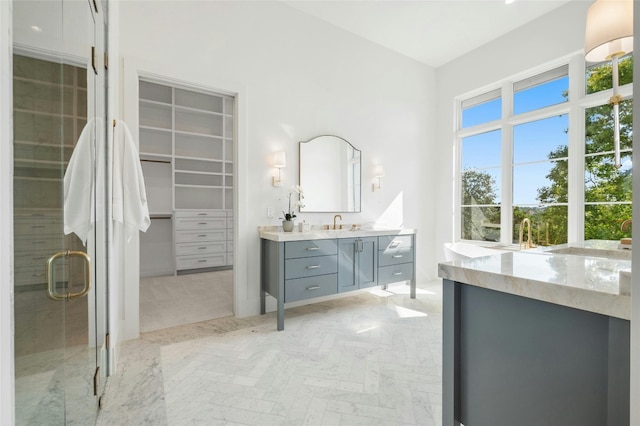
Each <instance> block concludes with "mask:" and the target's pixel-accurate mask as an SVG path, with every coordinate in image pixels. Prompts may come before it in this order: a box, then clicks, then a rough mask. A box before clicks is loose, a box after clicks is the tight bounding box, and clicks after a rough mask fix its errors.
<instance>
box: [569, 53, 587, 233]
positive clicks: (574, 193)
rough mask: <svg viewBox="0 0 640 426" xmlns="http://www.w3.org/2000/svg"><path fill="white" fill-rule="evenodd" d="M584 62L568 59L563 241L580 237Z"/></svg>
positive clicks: (581, 231)
mask: <svg viewBox="0 0 640 426" xmlns="http://www.w3.org/2000/svg"><path fill="white" fill-rule="evenodd" d="M585 73H586V71H585V62H584V59H583V58H582V56H574V57H573V58H572V59H571V62H570V63H569V104H570V109H571V110H570V113H569V170H568V173H569V187H568V188H567V191H568V194H567V197H568V202H569V206H568V209H567V242H569V243H571V242H579V241H584V152H585V147H584V144H585V108H584V107H583V106H580V105H579V102H578V101H580V100H582V99H584V96H585V84H584V76H585Z"/></svg>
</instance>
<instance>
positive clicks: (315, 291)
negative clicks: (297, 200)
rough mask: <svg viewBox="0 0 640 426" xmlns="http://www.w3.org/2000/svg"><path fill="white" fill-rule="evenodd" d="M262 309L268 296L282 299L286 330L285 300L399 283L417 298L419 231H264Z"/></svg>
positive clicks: (280, 325) (280, 324)
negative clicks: (416, 241) (407, 284)
mask: <svg viewBox="0 0 640 426" xmlns="http://www.w3.org/2000/svg"><path fill="white" fill-rule="evenodd" d="M259 233H260V239H261V240H260V241H261V262H262V265H261V274H260V276H261V278H260V279H261V297H260V312H261V313H262V314H264V313H265V310H266V308H265V305H266V296H267V294H269V295H271V296H273V297H274V298H275V299H276V300H277V316H278V318H277V328H278V330H284V304H285V303H290V302H298V301H301V300H306V299H312V298H316V297H321V296H329V295H332V294H338V293H344V292H348V291H354V290H359V289H363V288H368V287H373V286H377V285H382V286H384V287H385V288H386V285H387V284H389V283H393V282H398V281H409V282H410V295H411V298H412V299H415V297H416V281H415V230H413V229H369V230H354V231H352V230H335V231H334V230H311V231H309V232H282V231H281V230H278V229H277V228H275V227H261V228H260V229H259Z"/></svg>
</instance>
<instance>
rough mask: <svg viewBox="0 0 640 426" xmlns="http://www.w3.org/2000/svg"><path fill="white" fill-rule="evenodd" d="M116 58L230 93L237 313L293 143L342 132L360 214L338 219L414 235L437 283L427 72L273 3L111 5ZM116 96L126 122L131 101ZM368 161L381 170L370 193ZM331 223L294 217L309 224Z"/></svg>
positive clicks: (253, 307)
mask: <svg viewBox="0 0 640 426" xmlns="http://www.w3.org/2000/svg"><path fill="white" fill-rule="evenodd" d="M120 54H121V58H123V60H124V68H123V70H124V77H123V78H124V79H125V80H126V79H130V78H131V73H135V69H137V70H138V71H144V68H145V67H146V66H148V67H150V68H153V69H154V70H156V71H157V70H159V71H160V73H161V74H164V75H167V76H169V77H172V78H175V79H178V80H187V81H189V82H191V83H194V84H198V85H201V86H204V87H210V88H216V89H221V90H227V91H231V92H236V93H239V95H238V96H239V104H238V106H239V107H240V110H239V112H238V116H239V120H240V126H239V132H240V133H239V135H238V139H239V142H238V143H239V147H238V149H237V155H238V156H239V158H238V168H239V169H238V176H237V179H236V185H237V191H238V192H237V197H236V198H237V214H238V216H237V222H236V223H237V224H238V227H237V228H238V229H237V231H236V232H237V235H236V257H235V259H236V261H235V272H236V280H237V281H238V282H237V293H238V294H237V297H238V304H237V306H236V314H237V315H239V316H245V315H252V314H257V313H258V312H259V285H260V284H259V279H260V277H259V267H258V265H259V262H260V251H259V239H258V236H257V227H258V226H259V225H265V224H271V225H277V224H279V222H280V221H279V220H278V219H277V218H278V217H279V216H278V215H277V212H280V211H282V210H283V209H285V208H286V202H287V195H288V188H289V187H290V186H291V185H293V184H295V183H297V180H298V161H297V160H298V142H299V141H302V140H308V139H310V138H312V137H314V136H318V135H324V134H335V135H338V136H341V137H343V138H345V139H347V140H348V141H349V142H351V143H352V144H353V145H354V146H355V147H357V148H359V149H361V150H362V152H363V154H362V157H363V167H362V176H363V193H362V213H359V214H342V216H343V218H344V222H345V223H353V222H357V223H366V222H372V221H376V220H379V219H380V218H383V219H384V221H385V222H387V223H389V224H392V225H403V226H405V227H415V228H417V229H418V230H419V234H418V253H417V258H418V265H417V268H418V279H419V280H425V279H429V278H433V277H435V273H434V272H435V270H434V268H433V265H434V255H435V254H434V252H433V243H432V241H433V232H434V226H433V223H434V221H433V207H432V205H433V203H432V199H433V197H434V196H435V188H434V185H433V176H434V175H433V168H434V166H435V165H434V161H433V160H432V158H433V157H432V156H431V155H430V153H431V151H432V150H431V149H430V147H432V146H433V144H434V138H433V123H434V122H435V118H434V115H435V107H434V106H435V104H434V102H433V99H434V94H435V84H434V83H435V73H434V71H433V70H432V69H431V68H429V67H427V66H425V65H422V64H420V63H418V62H415V61H412V60H410V59H407V58H406V57H404V56H401V55H399V54H396V53H394V52H391V51H389V50H387V49H384V48H382V47H380V46H378V45H376V44H373V43H370V42H367V41H365V40H363V39H361V38H359V37H356V36H354V35H352V34H351V33H348V32H345V31H343V30H340V29H338V28H335V27H333V26H330V25H328V24H326V23H324V22H322V21H320V20H317V19H315V18H312V17H309V16H307V15H305V14H303V13H302V12H299V11H297V10H295V9H293V8H291V7H289V6H287V5H284V4H282V3H280V2H180V1H174V2H133V1H131V2H129V1H128V2H121V3H120ZM128 63H129V64H134V65H132V66H129V67H128V66H127V64H128ZM145 64H146V65H145ZM124 96H125V99H126V98H127V97H128V98H129V100H125V105H124V111H125V112H124V114H125V117H127V116H128V115H129V113H130V112H131V109H137V104H136V102H135V97H131V96H128V94H127V93H124ZM130 124H131V123H130ZM278 150H283V151H286V153H287V167H286V168H285V169H282V175H283V185H282V187H281V188H279V189H278V188H274V187H272V186H271V176H272V173H273V172H274V169H272V167H271V153H272V152H273V151H278ZM374 164H383V165H384V166H385V168H386V171H387V173H386V177H385V178H384V181H383V190H382V191H376V192H375V193H374V192H371V183H373V181H374V179H373V165H374ZM268 207H269V208H273V210H274V211H275V212H276V216H275V218H274V219H268V218H267V216H266V211H267V208H268ZM332 218H333V215H331V214H311V213H304V214H301V215H300V216H299V220H306V221H307V222H310V223H314V224H320V223H329V222H331V221H332ZM135 278H136V277H133V276H130V277H129V279H130V280H131V281H133V280H134V279H135ZM127 285H128V286H129V285H130V283H129V282H127ZM136 291H137V290H136Z"/></svg>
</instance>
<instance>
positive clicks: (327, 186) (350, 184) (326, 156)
mask: <svg viewBox="0 0 640 426" xmlns="http://www.w3.org/2000/svg"><path fill="white" fill-rule="evenodd" d="M360 165H361V152H360V150H358V149H356V148H354V146H353V145H351V144H350V143H349V142H347V141H346V140H344V139H343V138H341V137H338V136H318V137H315V138H313V139H311V140H309V141H306V142H300V186H301V187H302V189H303V190H304V207H302V208H301V209H300V211H301V212H336V213H339V212H346V213H348V212H360V187H361V181H362V179H361V176H360Z"/></svg>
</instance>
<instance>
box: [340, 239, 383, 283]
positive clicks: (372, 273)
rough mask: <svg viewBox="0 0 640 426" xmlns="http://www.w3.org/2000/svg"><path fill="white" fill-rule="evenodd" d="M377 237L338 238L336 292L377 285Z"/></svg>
mask: <svg viewBox="0 0 640 426" xmlns="http://www.w3.org/2000/svg"><path fill="white" fill-rule="evenodd" d="M377 275H378V238H377V237H364V238H341V239H339V240H338V292H340V293H341V292H344V291H352V290H358V289H361V288H367V287H373V286H375V285H377Z"/></svg>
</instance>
